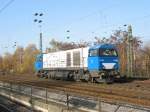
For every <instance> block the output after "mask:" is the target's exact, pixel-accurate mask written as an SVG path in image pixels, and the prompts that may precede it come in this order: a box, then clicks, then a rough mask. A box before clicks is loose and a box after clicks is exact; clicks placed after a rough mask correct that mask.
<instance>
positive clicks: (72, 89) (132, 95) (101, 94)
mask: <svg viewBox="0 0 150 112" xmlns="http://www.w3.org/2000/svg"><path fill="white" fill-rule="evenodd" d="M3 81H4V82H9V83H15V84H22V85H24V84H25V85H32V86H36V87H44V88H47V89H48V90H58V91H65V92H69V93H71V94H76V95H82V96H87V97H94V98H101V99H103V100H105V101H108V102H114V101H115V102H118V101H119V102H120V101H121V102H126V103H131V104H136V105H141V106H146V107H150V96H149V94H150V91H149V90H145V91H141V90H136V89H133V88H131V89H129V88H127V87H126V88H125V87H122V88H121V87H120V88H117V87H110V88H109V87H107V86H106V85H101V86H100V85H99V86H98V85H97V84H94V85H93V84H92V85H91V84H85V83H75V82H64V81H45V80H40V81H37V80H29V79H25V78H24V79H23V78H22V79H19V78H18V79H15V82H14V80H12V79H10V80H6V79H3ZM58 82H59V83H58Z"/></svg>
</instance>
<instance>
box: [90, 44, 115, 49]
mask: <svg viewBox="0 0 150 112" xmlns="http://www.w3.org/2000/svg"><path fill="white" fill-rule="evenodd" d="M99 48H103V49H116V47H115V45H113V44H98V45H94V46H92V47H90V49H99Z"/></svg>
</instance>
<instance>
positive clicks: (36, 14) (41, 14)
mask: <svg viewBox="0 0 150 112" xmlns="http://www.w3.org/2000/svg"><path fill="white" fill-rule="evenodd" d="M34 16H36V17H37V19H34V22H35V23H38V24H39V28H40V44H39V46H40V53H41V54H42V52H43V49H42V48H43V46H42V22H43V21H42V19H41V18H40V17H42V16H43V13H35V14H34Z"/></svg>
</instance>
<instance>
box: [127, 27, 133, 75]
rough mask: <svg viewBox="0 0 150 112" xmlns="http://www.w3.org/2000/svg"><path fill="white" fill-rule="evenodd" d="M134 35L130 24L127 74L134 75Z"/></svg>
mask: <svg viewBox="0 0 150 112" xmlns="http://www.w3.org/2000/svg"><path fill="white" fill-rule="evenodd" d="M132 41H133V37H132V27H131V25H129V26H128V42H127V75H128V76H129V77H131V76H133V42H132Z"/></svg>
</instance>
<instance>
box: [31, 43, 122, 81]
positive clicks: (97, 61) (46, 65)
mask: <svg viewBox="0 0 150 112" xmlns="http://www.w3.org/2000/svg"><path fill="white" fill-rule="evenodd" d="M34 65H35V70H36V73H37V76H39V77H45V78H51V79H63V80H76V81H81V80H84V81H90V82H113V81H114V80H115V79H119V78H120V74H119V56H118V53H117V48H116V47H115V45H112V44H99V45H94V46H91V47H83V48H77V49H70V50H65V51H57V52H51V53H45V54H44V53H43V54H39V55H37V57H36V62H35V64H34Z"/></svg>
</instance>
